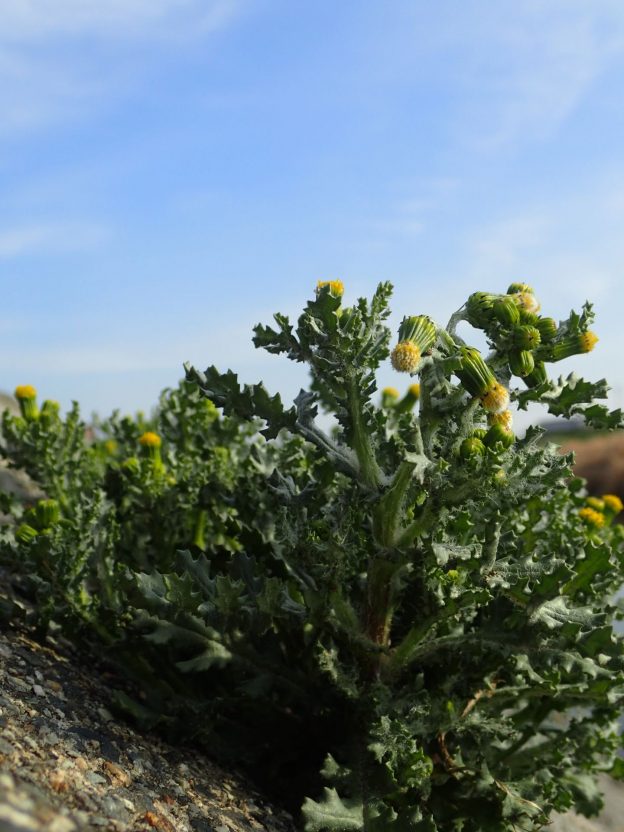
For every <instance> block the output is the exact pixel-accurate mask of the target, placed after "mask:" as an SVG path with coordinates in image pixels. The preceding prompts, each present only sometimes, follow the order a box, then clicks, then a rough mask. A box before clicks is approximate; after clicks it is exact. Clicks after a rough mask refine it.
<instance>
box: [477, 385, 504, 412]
mask: <svg viewBox="0 0 624 832" xmlns="http://www.w3.org/2000/svg"><path fill="white" fill-rule="evenodd" d="M480 398H481V404H482V405H483V407H484V408H485V410H487V411H488V413H500V411H501V410H507V408H508V407H509V391H508V390H507V388H506V387H505V386H504V385H502V384H501V383H500V382H498V381H495V382H494V384H492V385H491V386H490V387H489V388H488V389H487V391H486V392H485V393H484V394H483V395H482V396H481V397H480Z"/></svg>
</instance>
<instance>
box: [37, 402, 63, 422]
mask: <svg viewBox="0 0 624 832" xmlns="http://www.w3.org/2000/svg"><path fill="white" fill-rule="evenodd" d="M60 410H61V406H60V404H59V403H58V402H55V401H52V400H51V399H46V400H45V401H44V403H43V404H42V405H41V413H40V419H41V421H42V422H43V424H44V425H50V424H52V422H55V421H56V420H57V419H58V418H59V413H60Z"/></svg>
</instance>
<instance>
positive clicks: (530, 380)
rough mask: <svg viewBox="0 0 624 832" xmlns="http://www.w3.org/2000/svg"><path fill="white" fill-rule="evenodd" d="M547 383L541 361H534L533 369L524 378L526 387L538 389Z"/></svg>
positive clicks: (546, 375) (544, 368) (546, 376)
mask: <svg viewBox="0 0 624 832" xmlns="http://www.w3.org/2000/svg"><path fill="white" fill-rule="evenodd" d="M545 381H548V374H547V373H546V367H545V366H544V362H543V361H535V367H534V369H533V371H532V372H531V373H529V375H528V376H524V383H525V384H526V386H527V387H538V386H539V385H540V384H544V382H545Z"/></svg>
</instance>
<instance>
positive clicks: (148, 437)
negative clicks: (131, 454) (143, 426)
mask: <svg viewBox="0 0 624 832" xmlns="http://www.w3.org/2000/svg"><path fill="white" fill-rule="evenodd" d="M139 444H140V445H143V447H144V448H160V446H161V445H162V439H161V438H160V436H159V435H158V434H157V433H154V432H153V431H151V430H148V431H146V432H145V433H144V434H143V435H142V436H139Z"/></svg>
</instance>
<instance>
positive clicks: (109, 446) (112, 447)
mask: <svg viewBox="0 0 624 832" xmlns="http://www.w3.org/2000/svg"><path fill="white" fill-rule="evenodd" d="M104 450H105V451H106V453H108V454H114V453H115V451H116V450H117V442H115V440H114V439H107V440H106V442H105V443H104Z"/></svg>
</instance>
